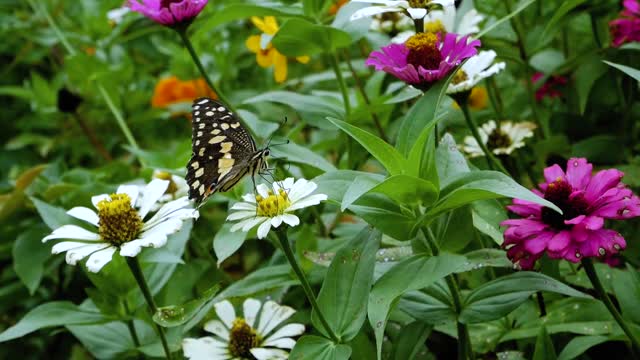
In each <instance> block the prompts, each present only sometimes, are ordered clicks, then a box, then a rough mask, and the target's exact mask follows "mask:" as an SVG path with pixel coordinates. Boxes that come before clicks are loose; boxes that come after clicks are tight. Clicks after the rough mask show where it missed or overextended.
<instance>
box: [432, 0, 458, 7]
mask: <svg viewBox="0 0 640 360" xmlns="http://www.w3.org/2000/svg"><path fill="white" fill-rule="evenodd" d="M431 4H440V5H442V7H445V6H453V5H454V0H431Z"/></svg>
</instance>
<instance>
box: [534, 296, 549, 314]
mask: <svg viewBox="0 0 640 360" xmlns="http://www.w3.org/2000/svg"><path fill="white" fill-rule="evenodd" d="M536 300H537V301H538V309H539V310H540V317H543V316H545V315H547V307H546V306H545V304H544V296H543V295H542V291H537V292H536Z"/></svg>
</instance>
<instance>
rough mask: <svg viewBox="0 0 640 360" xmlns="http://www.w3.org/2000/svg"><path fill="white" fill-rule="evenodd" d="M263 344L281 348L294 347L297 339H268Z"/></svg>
mask: <svg viewBox="0 0 640 360" xmlns="http://www.w3.org/2000/svg"><path fill="white" fill-rule="evenodd" d="M263 345H264V346H273V347H277V348H281V349H293V347H294V346H295V345H296V341H295V340H293V339H292V338H280V339H275V340H267V341H265V343H264V344H263Z"/></svg>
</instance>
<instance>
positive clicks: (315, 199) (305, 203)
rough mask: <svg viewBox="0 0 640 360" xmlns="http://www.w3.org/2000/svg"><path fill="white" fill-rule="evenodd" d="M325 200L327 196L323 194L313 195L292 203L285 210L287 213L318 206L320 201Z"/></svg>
mask: <svg viewBox="0 0 640 360" xmlns="http://www.w3.org/2000/svg"><path fill="white" fill-rule="evenodd" d="M325 200H327V195H325V194H314V195H311V196H309V197H306V198H304V199H300V200H299V201H296V202H294V203H293V204H291V206H289V207H288V208H287V211H293V210H298V209H303V208H306V207H309V206H313V205H318V204H320V202H321V201H325Z"/></svg>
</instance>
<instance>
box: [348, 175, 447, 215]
mask: <svg viewBox="0 0 640 360" xmlns="http://www.w3.org/2000/svg"><path fill="white" fill-rule="evenodd" d="M369 193H379V194H383V195H386V196H388V197H389V198H390V199H392V200H394V201H396V202H397V203H398V204H400V205H408V204H419V203H421V204H423V205H425V206H428V205H431V204H432V203H433V202H434V201H435V200H436V199H437V198H438V189H436V187H435V186H434V185H433V184H432V183H430V182H429V181H426V180H423V179H420V178H417V177H414V176H409V175H394V176H391V177H389V178H387V179H385V180H383V181H382V182H380V183H375V182H374V181H373V180H372V179H371V178H364V177H359V178H356V181H354V182H353V184H352V185H351V186H349V189H347V192H346V193H345V195H344V198H343V199H342V204H341V205H340V207H341V209H342V211H344V210H345V209H346V208H348V207H349V206H351V204H353V203H354V202H356V201H357V200H358V199H360V197H362V196H363V195H365V194H369Z"/></svg>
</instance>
